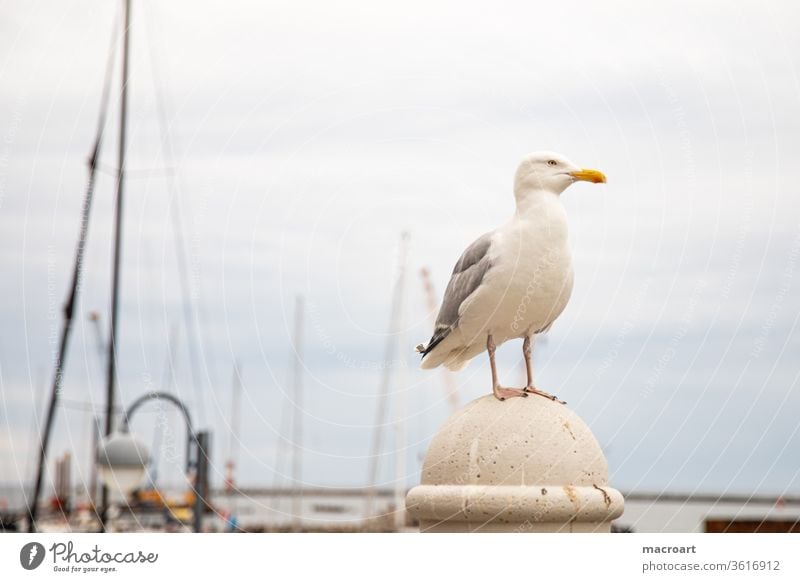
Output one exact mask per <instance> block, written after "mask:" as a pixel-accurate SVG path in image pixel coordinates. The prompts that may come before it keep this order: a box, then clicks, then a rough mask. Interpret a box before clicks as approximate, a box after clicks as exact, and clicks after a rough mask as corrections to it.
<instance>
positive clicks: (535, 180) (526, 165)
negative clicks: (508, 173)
mask: <svg viewBox="0 0 800 582" xmlns="http://www.w3.org/2000/svg"><path fill="white" fill-rule="evenodd" d="M578 181H584V182H592V183H594V184H597V183H605V181H606V177H605V176H604V175H603V173H602V172H598V171H597V170H588V169H585V168H580V167H578V166H576V165H575V164H573V163H572V162H570V161H569V160H568V159H567V158H565V157H564V156H562V155H561V154H556V153H553V152H535V153H532V154H528V155H527V156H525V157H524V158H523V159H522V162H520V164H519V168H517V175H516V178H515V179H514V192H515V193H516V195H517V197H519V196H521V195H523V194H524V193H526V192H529V191H532V190H539V191H542V190H543V191H546V192H552V193H554V194H561V193H562V192H563V191H564V190H566V189H567V187H568V186H570V185H571V184H574V183H575V182H578Z"/></svg>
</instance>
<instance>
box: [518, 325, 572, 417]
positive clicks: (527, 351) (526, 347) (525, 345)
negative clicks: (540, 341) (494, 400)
mask: <svg viewBox="0 0 800 582" xmlns="http://www.w3.org/2000/svg"><path fill="white" fill-rule="evenodd" d="M522 353H523V355H524V356H525V371H526V372H527V374H528V385H527V386H525V388H523V389H522V390H523V392H525V393H530V394H538V395H539V396H544V397H545V398H549V399H550V400H552V401H553V402H560V403H561V404H566V402H564V401H563V400H559V399H558V398H556V397H555V396H553V395H552V394H549V393H547V392H544V391H543V390H539V389H538V388H536V387H535V386H534V385H533V363H532V362H531V354H532V353H533V350H532V349H531V336H529V335H526V336H525V340H524V341H523V342H522Z"/></svg>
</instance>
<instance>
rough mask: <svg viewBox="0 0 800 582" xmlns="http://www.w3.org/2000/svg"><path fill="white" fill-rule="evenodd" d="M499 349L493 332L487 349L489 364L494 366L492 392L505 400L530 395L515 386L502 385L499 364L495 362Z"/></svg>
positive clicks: (489, 337) (488, 338) (488, 339)
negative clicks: (495, 355)
mask: <svg viewBox="0 0 800 582" xmlns="http://www.w3.org/2000/svg"><path fill="white" fill-rule="evenodd" d="M496 350H497V347H496V346H495V345H494V339H492V334H489V336H488V337H487V339H486V351H488V352H489V365H490V366H491V368H492V392H493V393H494V397H495V398H497V399H498V400H505V399H507V398H515V397H526V396H528V395H527V394H526V393H525V391H524V390H517V389H515V388H503V387H502V386H500V382H499V381H498V380H497V365H496V364H495V362H494V352H495V351H496Z"/></svg>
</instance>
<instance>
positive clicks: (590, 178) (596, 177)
mask: <svg viewBox="0 0 800 582" xmlns="http://www.w3.org/2000/svg"><path fill="white" fill-rule="evenodd" d="M569 175H570V176H572V177H573V178H575V179H576V180H581V181H583V182H591V183H592V184H605V183H606V176H605V174H603V172H600V171H598V170H578V171H577V172H570V173H569Z"/></svg>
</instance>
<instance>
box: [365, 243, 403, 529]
mask: <svg viewBox="0 0 800 582" xmlns="http://www.w3.org/2000/svg"><path fill="white" fill-rule="evenodd" d="M409 238H410V236H409V234H408V232H403V233H402V234H401V235H400V256H399V261H398V265H397V277H396V278H395V284H394V289H393V291H392V304H391V311H390V314H389V330H388V333H387V335H386V348H385V351H384V354H383V375H382V376H381V385H380V391H379V395H378V398H379V400H378V409H377V411H376V413H375V425H374V432H373V437H372V454H371V456H370V459H369V477H368V478H369V481H368V482H369V488H368V489H367V496H366V503H365V508H364V518H365V519H367V520H368V519H369V518H371V517H372V516H373V513H374V512H375V495H376V493H377V488H378V475H379V473H380V456H381V451H382V450H383V432H384V424H386V416H387V413H388V410H389V389H390V388H391V383H392V376H393V375H394V369H393V364H394V362H393V361H392V358H394V357H395V354H396V352H397V343H398V336H399V333H398V332H399V331H400V321H401V319H402V314H403V299H404V295H405V281H406V262H407V260H408V241H409Z"/></svg>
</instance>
